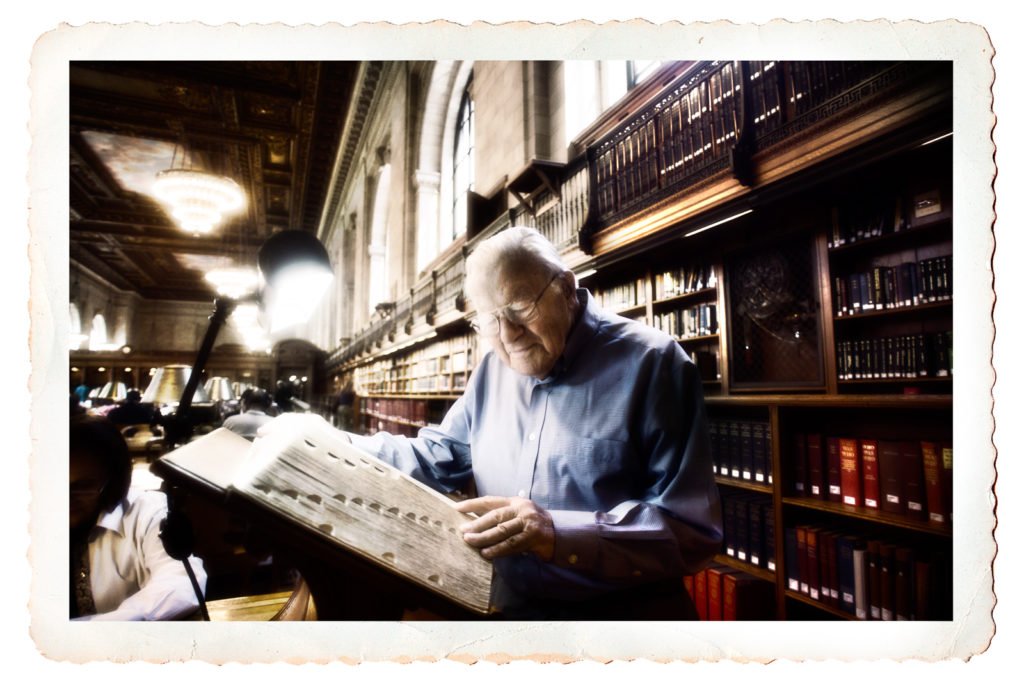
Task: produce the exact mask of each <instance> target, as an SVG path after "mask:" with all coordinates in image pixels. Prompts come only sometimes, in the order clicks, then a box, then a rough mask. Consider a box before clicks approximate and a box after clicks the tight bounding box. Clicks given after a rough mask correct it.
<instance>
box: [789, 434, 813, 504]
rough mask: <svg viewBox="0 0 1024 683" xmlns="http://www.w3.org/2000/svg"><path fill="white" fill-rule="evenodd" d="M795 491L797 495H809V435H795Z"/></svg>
mask: <svg viewBox="0 0 1024 683" xmlns="http://www.w3.org/2000/svg"><path fill="white" fill-rule="evenodd" d="M793 491H794V493H795V494H796V495H797V496H801V497H802V496H807V495H809V493H810V492H809V490H808V489H807V435H805V434H801V433H798V434H794V435H793Z"/></svg>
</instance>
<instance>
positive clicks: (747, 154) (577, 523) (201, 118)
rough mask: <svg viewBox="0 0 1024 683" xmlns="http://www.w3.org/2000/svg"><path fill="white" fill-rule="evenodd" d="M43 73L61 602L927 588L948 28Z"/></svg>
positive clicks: (928, 594) (836, 600)
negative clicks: (52, 224)
mask: <svg viewBox="0 0 1024 683" xmlns="http://www.w3.org/2000/svg"><path fill="white" fill-rule="evenodd" d="M68 78H69V90H68V97H69V112H68V113H69V122H70V128H69V132H70V135H69V139H68V143H69V150H70V188H69V201H70V218H69V221H70V225H69V235H70V237H69V253H68V255H69V270H68V290H69V300H70V313H69V315H70V349H69V351H68V364H69V365H68V370H69V379H70V382H69V384H70V386H69V387H68V391H69V399H70V417H69V420H70V427H69V430H70V431H69V452H70V460H69V463H70V476H69V487H70V511H71V518H70V522H71V527H70V535H69V566H70V575H69V582H68V583H67V584H66V585H67V590H68V591H69V594H68V609H69V616H68V618H69V619H72V620H121V621H127V620H177V621H181V620H189V621H204V620H209V621H318V620H319V621H343V620H371V621H373V620H376V621H381V620H383V621H401V620H409V621H412V620H418V621H425V620H436V621H449V620H492V621H501V620H515V621H517V620H531V619H532V620H552V621H559V620H604V621H608V620H676V621H682V620H694V621H762V622H763V621H772V622H784V621H804V622H806V621H819V622H825V621H848V622H856V621H950V620H952V619H953V612H954V574H955V572H954V563H953V519H952V517H953V509H954V506H953V287H952V283H953V206H952V202H953V177H954V173H953V163H954V154H953V149H954V148H953V118H954V117H953V110H954V100H953V64H952V62H950V61H935V60H933V61H877V60H875V61H818V62H814V61H809V62H800V61H628V60H622V61H614V60H605V61H600V60H593V61H582V60H575V61H458V60H453V61H363V62H358V61H337V62H330V61H294V62H285V61H262V62H261V61H223V62H204V61H183V62H173V61H139V62H133V61H71V62H70V64H69V70H68ZM505 451H508V452H505ZM61 607H62V609H63V603H61Z"/></svg>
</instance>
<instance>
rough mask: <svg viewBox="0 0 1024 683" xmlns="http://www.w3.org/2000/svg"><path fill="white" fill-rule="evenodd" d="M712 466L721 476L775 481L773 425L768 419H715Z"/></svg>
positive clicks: (711, 429)
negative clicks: (773, 476)
mask: <svg viewBox="0 0 1024 683" xmlns="http://www.w3.org/2000/svg"><path fill="white" fill-rule="evenodd" d="M708 430H709V432H710V435H711V466H712V469H713V470H714V473H715V474H717V475H718V476H720V477H730V478H732V479H739V480H741V481H746V482H751V483H755V484H771V483H772V463H771V452H772V449H771V441H772V434H771V428H770V426H769V424H768V421H767V420H742V419H729V418H712V419H710V420H709V421H708Z"/></svg>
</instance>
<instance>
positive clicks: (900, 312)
mask: <svg viewBox="0 0 1024 683" xmlns="http://www.w3.org/2000/svg"><path fill="white" fill-rule="evenodd" d="M952 308H953V302H952V301H933V302H929V303H926V304H918V305H917V306H903V307H900V308H884V309H882V310H880V311H867V312H864V313H854V314H852V315H833V316H832V320H833V321H834V322H837V323H845V322H850V321H851V320H865V319H872V318H885V317H889V316H892V317H904V316H908V315H915V314H923V313H927V312H931V311H935V310H937V309H952Z"/></svg>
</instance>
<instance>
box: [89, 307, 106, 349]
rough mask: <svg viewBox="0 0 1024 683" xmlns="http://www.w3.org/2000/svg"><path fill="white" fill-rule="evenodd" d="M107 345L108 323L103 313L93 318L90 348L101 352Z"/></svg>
mask: <svg viewBox="0 0 1024 683" xmlns="http://www.w3.org/2000/svg"><path fill="white" fill-rule="evenodd" d="M106 345H107V321H106V319H105V318H104V317H103V314H102V313H97V314H96V315H94V316H93V317H92V330H91V331H90V332H89V348H90V349H93V350H100V349H103V348H104V347H106Z"/></svg>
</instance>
